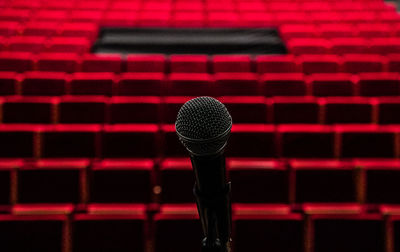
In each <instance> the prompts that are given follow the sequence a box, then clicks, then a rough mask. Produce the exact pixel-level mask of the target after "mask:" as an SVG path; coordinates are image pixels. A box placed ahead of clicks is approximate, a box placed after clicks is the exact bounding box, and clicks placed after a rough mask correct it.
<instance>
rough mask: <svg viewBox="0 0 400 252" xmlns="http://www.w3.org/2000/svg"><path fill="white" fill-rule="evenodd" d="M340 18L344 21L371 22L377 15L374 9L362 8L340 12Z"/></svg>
mask: <svg viewBox="0 0 400 252" xmlns="http://www.w3.org/2000/svg"><path fill="white" fill-rule="evenodd" d="M339 13H340V15H339V16H340V20H341V21H342V22H348V23H355V24H357V23H371V22H373V21H375V20H376V19H377V15H376V13H375V12H374V11H371V10H362V11H357V12H354V11H348V12H339Z"/></svg>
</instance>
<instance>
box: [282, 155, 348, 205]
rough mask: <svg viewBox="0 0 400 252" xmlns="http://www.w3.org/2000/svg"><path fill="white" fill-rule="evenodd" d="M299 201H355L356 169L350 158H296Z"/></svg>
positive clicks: (293, 164) (297, 200)
mask: <svg viewBox="0 0 400 252" xmlns="http://www.w3.org/2000/svg"><path fill="white" fill-rule="evenodd" d="M289 165H290V168H291V169H293V171H294V173H295V177H296V183H295V185H296V189H295V191H296V195H295V197H296V202H299V203H304V202H319V203H323V202H355V201H356V185H355V180H354V176H356V172H355V170H354V169H353V167H352V166H351V164H350V163H349V162H345V161H337V160H325V159H324V160H309V159H305V160H303V159H294V160H291V161H290V162H289Z"/></svg>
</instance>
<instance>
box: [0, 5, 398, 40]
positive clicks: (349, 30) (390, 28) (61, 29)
mask: <svg viewBox="0 0 400 252" xmlns="http://www.w3.org/2000/svg"><path fill="white" fill-rule="evenodd" d="M180 16H181V17H182V18H184V17H186V16H187V17H188V18H193V16H197V14H193V13H187V14H177V16H176V17H177V18H178V17H180ZM131 19H132V18H131ZM113 20H114V22H116V23H117V22H118V21H119V20H121V23H123V22H132V21H133V20H130V18H129V17H126V15H123V13H115V17H114V18H113V17H112V15H111V14H110V15H109V16H108V15H107V16H106V17H105V18H104V20H103V21H102V22H101V24H107V23H109V24H111V23H112V22H113ZM123 20H125V21H123ZM183 20H184V19H183ZM183 20H182V21H183ZM97 30H98V25H97V24H94V23H90V22H62V23H61V24H60V21H58V20H57V21H51V20H42V21H40V20H39V21H30V22H26V23H24V24H21V23H19V22H14V21H0V35H1V36H4V37H8V36H16V35H25V36H47V37H51V36H56V37H57V36H62V37H68V36H69V37H85V38H88V39H94V38H95V36H96V35H97ZM280 32H281V35H282V36H283V37H284V38H285V39H290V38H316V37H322V38H357V37H360V38H387V40H389V41H390V39H389V38H395V37H399V35H400V23H394V24H387V23H379V22H374V23H367V24H366V23H361V24H357V25H354V24H349V23H342V22H340V23H332V24H325V23H322V24H287V25H282V26H281V27H280ZM351 41H352V40H351V39H350V42H351ZM360 41H361V40H360ZM364 42H365V43H366V44H372V45H373V44H374V43H378V42H379V39H378V40H375V41H369V40H368V41H366V40H364Z"/></svg>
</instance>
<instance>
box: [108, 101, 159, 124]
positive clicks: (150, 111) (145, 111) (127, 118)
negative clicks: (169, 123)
mask: <svg viewBox="0 0 400 252" xmlns="http://www.w3.org/2000/svg"><path fill="white" fill-rule="evenodd" d="M160 103H161V100H160V98H159V97H140V96H139V97H121V96H119V97H113V98H112V99H111V100H110V105H109V106H110V108H109V111H110V123H112V124H114V123H115V124H119V123H158V122H160V114H161V113H160V109H161V105H160Z"/></svg>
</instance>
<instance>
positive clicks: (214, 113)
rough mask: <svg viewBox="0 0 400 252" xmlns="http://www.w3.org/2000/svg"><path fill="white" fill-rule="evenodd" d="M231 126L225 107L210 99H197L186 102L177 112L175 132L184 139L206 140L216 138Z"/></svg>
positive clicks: (204, 97)
mask: <svg viewBox="0 0 400 252" xmlns="http://www.w3.org/2000/svg"><path fill="white" fill-rule="evenodd" d="M231 125H232V118H231V116H230V114H229V112H228V110H227V109H226V107H225V105H224V104H222V103H221V102H219V101H218V100H216V99H214V98H212V97H207V96H203V97H198V98H195V99H192V100H190V101H188V102H186V103H185V104H184V105H183V106H182V107H181V109H180V110H179V112H178V116H177V119H176V123H175V127H176V131H177V132H178V133H179V134H180V135H181V136H184V137H185V138H190V139H193V140H203V139H204V140H206V139H210V138H214V137H218V136H220V135H221V134H223V133H224V132H226V131H227V130H228V129H229V128H230V127H231Z"/></svg>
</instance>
